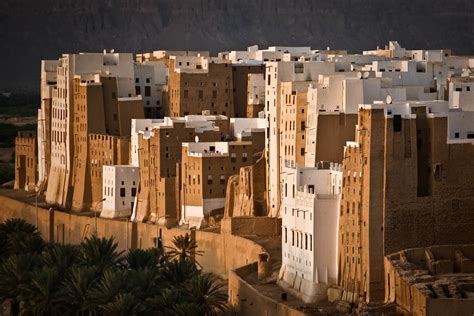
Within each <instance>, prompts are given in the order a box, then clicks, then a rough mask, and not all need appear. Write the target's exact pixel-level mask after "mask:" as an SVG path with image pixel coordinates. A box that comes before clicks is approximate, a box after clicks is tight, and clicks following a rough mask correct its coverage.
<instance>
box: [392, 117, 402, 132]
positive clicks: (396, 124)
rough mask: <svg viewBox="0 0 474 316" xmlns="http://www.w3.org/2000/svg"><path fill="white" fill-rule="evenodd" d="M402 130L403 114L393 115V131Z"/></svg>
mask: <svg viewBox="0 0 474 316" xmlns="http://www.w3.org/2000/svg"><path fill="white" fill-rule="evenodd" d="M401 130H402V116H401V115H398V114H397V115H394V116H393V131H394V132H400V131H401Z"/></svg>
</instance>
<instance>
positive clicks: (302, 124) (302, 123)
mask: <svg viewBox="0 0 474 316" xmlns="http://www.w3.org/2000/svg"><path fill="white" fill-rule="evenodd" d="M305 128H306V125H305V122H304V121H302V122H301V130H302V131H304V130H305Z"/></svg>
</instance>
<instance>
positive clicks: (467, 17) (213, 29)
mask: <svg viewBox="0 0 474 316" xmlns="http://www.w3.org/2000/svg"><path fill="white" fill-rule="evenodd" d="M473 17H474V1H470V0H452V1H447V0H432V1H425V0H410V1H409V0H384V1H380V0H332V1H326V0H324V1H323V0H284V1H280V0H279V1H271V0H245V1H243V0H241V1H237V0H144V1H137V0H42V1H33V0H15V1H14V0H3V1H1V2H0V31H1V32H0V41H1V42H2V43H3V45H4V49H3V50H2V51H1V53H0V54H1V58H0V63H1V64H0V66H1V69H2V70H3V73H4V76H2V77H1V78H0V89H1V90H6V89H26V90H35V89H38V88H39V76H40V60H41V59H57V58H58V57H59V56H60V55H61V54H62V53H74V52H81V51H82V52H87V51H89V52H92V51H95V52H100V51H102V50H103V49H108V50H109V49H112V48H113V49H115V51H117V52H131V53H141V52H151V51H153V50H158V49H183V50H193V49H196V50H210V51H211V52H212V53H216V52H218V51H225V50H235V49H245V48H246V47H247V46H250V45H254V44H258V45H260V46H261V47H266V46H269V45H271V46H274V45H282V46H284V45H287V46H311V47H312V48H314V49H325V48H326V47H328V46H329V47H331V48H335V49H347V50H349V51H351V52H361V51H362V50H364V49H374V48H375V47H376V46H377V45H380V46H383V45H385V44H387V42H388V41H389V40H398V41H399V42H400V44H401V45H402V46H405V47H407V48H420V49H421V48H424V49H429V48H433V49H434V48H451V49H452V50H453V52H454V53H457V54H464V55H465V54H473V53H474V32H473V31H474V26H473V23H472V18H473ZM13 61H16V62H13Z"/></svg>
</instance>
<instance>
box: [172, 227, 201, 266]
mask: <svg viewBox="0 0 474 316" xmlns="http://www.w3.org/2000/svg"><path fill="white" fill-rule="evenodd" d="M197 247H198V245H197V243H196V240H194V239H192V238H191V235H189V234H188V233H186V234H185V235H184V236H183V235H180V236H175V237H174V238H173V247H166V248H167V249H169V252H168V254H169V255H170V256H171V257H172V258H174V259H179V260H188V259H191V260H193V259H194V257H195V256H196V255H198V256H200V255H202V254H203V251H200V250H197Z"/></svg>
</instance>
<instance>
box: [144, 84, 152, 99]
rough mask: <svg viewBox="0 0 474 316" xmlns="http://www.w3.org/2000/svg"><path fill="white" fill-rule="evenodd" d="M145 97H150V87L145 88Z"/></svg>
mask: <svg viewBox="0 0 474 316" xmlns="http://www.w3.org/2000/svg"><path fill="white" fill-rule="evenodd" d="M145 96H146V97H149V96H151V87H150V86H145Z"/></svg>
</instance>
